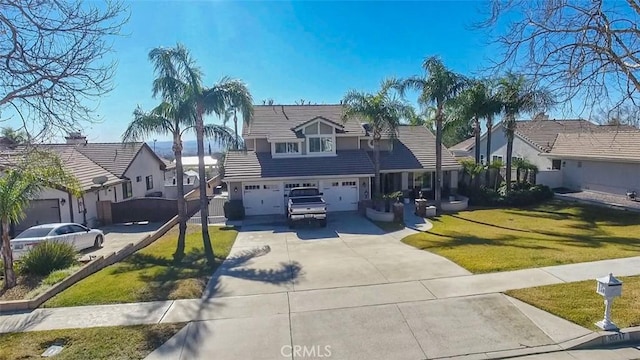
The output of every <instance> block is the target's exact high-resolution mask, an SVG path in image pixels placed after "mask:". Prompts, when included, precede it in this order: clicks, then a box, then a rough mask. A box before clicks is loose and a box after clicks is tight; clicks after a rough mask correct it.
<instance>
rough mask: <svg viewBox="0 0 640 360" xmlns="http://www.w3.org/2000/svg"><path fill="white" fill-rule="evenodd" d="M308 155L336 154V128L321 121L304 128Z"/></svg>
mask: <svg viewBox="0 0 640 360" xmlns="http://www.w3.org/2000/svg"><path fill="white" fill-rule="evenodd" d="M304 134H305V136H306V138H307V153H308V154H316V155H317V154H335V152H336V147H335V141H336V140H335V134H334V128H333V127H332V126H330V125H327V124H325V123H323V122H321V121H318V122H316V123H313V124H310V125H308V126H306V127H305V128H304Z"/></svg>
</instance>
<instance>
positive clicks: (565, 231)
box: [402, 201, 640, 273]
mask: <svg viewBox="0 0 640 360" xmlns="http://www.w3.org/2000/svg"><path fill="white" fill-rule="evenodd" d="M431 221H432V222H433V225H434V226H433V228H432V229H431V230H430V231H429V232H427V233H420V234H415V235H411V236H408V237H406V238H404V239H403V240H402V241H403V242H404V243H406V244H409V245H412V246H415V247H417V248H419V249H423V250H427V251H430V252H434V253H436V254H439V255H442V256H444V257H446V258H449V259H451V260H452V261H454V262H456V263H457V264H459V265H461V266H463V267H464V268H466V269H468V270H469V271H471V272H474V273H487V272H494V271H505V270H515V269H524V268H532V267H540V266H549V265H559V264H568V263H577V262H585V261H595V260H602V259H612V258H621V257H629V256H637V255H638V251H640V237H638V234H640V215H639V214H637V213H633V212H625V211H620V210H613V209H608V208H603V207H596V206H588V205H579V204H574V203H567V202H562V201H551V202H548V203H545V204H541V205H537V206H533V207H528V208H520V209H518V208H508V209H482V210H473V211H465V212H460V213H458V214H450V215H442V216H440V217H438V218H435V219H431Z"/></svg>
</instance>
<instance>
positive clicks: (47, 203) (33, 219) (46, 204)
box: [16, 199, 60, 231]
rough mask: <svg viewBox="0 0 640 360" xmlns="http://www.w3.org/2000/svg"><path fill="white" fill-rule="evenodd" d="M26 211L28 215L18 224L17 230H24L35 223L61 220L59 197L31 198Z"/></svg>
mask: <svg viewBox="0 0 640 360" xmlns="http://www.w3.org/2000/svg"><path fill="white" fill-rule="evenodd" d="M25 213H26V217H25V218H24V220H22V221H21V222H20V224H18V225H17V226H16V231H23V230H25V229H28V228H30V227H31V226H34V225H40V224H48V223H56V222H60V205H59V204H58V199H47V200H31V201H30V202H29V208H27V210H26V211H25Z"/></svg>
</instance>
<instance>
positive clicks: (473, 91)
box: [453, 80, 487, 164]
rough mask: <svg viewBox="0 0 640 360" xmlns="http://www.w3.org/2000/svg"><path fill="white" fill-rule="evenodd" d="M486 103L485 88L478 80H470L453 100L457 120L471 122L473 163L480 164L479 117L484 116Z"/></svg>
mask: <svg viewBox="0 0 640 360" xmlns="http://www.w3.org/2000/svg"><path fill="white" fill-rule="evenodd" d="M486 103H487V89H486V87H485V84H484V83H483V82H482V81H479V80H472V81H471V82H470V83H469V86H468V87H467V88H466V89H464V90H462V91H461V92H460V94H459V95H458V96H457V97H456V98H455V99H454V100H453V107H454V109H455V111H456V115H457V116H456V117H457V119H456V120H457V121H459V122H465V123H466V122H469V121H470V122H471V125H472V128H473V136H474V138H475V146H474V149H475V157H474V158H475V163H476V164H480V135H481V131H480V130H481V129H480V119H482V118H484V117H485V111H486Z"/></svg>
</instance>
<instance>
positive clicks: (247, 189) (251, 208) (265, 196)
mask: <svg viewBox="0 0 640 360" xmlns="http://www.w3.org/2000/svg"><path fill="white" fill-rule="evenodd" d="M242 191H243V193H242V199H243V203H244V209H245V214H246V215H247V216H251V215H271V214H284V193H283V191H282V183H280V182H256V183H243V184H242Z"/></svg>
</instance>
